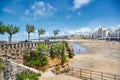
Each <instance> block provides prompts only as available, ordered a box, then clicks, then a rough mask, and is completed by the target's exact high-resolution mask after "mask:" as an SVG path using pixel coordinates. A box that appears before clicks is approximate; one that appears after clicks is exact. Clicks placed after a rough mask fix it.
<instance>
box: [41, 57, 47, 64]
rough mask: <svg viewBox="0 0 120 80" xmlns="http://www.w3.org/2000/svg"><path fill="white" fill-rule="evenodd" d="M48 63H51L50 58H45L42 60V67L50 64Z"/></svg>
mask: <svg viewBox="0 0 120 80" xmlns="http://www.w3.org/2000/svg"><path fill="white" fill-rule="evenodd" d="M48 62H49V58H48V56H43V58H42V65H45V64H48Z"/></svg>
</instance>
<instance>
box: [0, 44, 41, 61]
mask: <svg viewBox="0 0 120 80" xmlns="http://www.w3.org/2000/svg"><path fill="white" fill-rule="evenodd" d="M38 44H39V42H17V43H9V42H5V43H0V54H1V55H2V56H3V57H6V58H8V59H13V60H14V61H17V59H22V58H23V54H24V53H25V51H27V50H32V49H33V48H34V47H36V46H37V45H38Z"/></svg>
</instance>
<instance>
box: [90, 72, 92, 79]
mask: <svg viewBox="0 0 120 80" xmlns="http://www.w3.org/2000/svg"><path fill="white" fill-rule="evenodd" d="M90 80H92V71H91V70H90Z"/></svg>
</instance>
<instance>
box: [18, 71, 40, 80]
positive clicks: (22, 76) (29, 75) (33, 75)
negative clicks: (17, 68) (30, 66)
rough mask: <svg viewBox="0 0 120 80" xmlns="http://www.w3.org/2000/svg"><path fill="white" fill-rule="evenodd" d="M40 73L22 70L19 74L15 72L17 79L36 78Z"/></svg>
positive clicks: (32, 79)
mask: <svg viewBox="0 0 120 80" xmlns="http://www.w3.org/2000/svg"><path fill="white" fill-rule="evenodd" d="M39 76H40V74H37V73H34V72H22V73H20V74H17V75H16V77H17V80H27V79H28V80H38V79H39Z"/></svg>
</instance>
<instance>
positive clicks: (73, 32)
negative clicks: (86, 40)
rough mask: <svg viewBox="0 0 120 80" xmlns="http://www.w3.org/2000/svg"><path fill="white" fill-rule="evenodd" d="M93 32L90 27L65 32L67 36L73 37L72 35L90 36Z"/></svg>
mask: <svg viewBox="0 0 120 80" xmlns="http://www.w3.org/2000/svg"><path fill="white" fill-rule="evenodd" d="M91 32H92V29H91V28H89V27H84V28H79V29H76V30H68V31H66V32H64V34H65V35H71V34H89V33H91Z"/></svg>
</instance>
